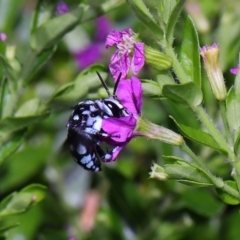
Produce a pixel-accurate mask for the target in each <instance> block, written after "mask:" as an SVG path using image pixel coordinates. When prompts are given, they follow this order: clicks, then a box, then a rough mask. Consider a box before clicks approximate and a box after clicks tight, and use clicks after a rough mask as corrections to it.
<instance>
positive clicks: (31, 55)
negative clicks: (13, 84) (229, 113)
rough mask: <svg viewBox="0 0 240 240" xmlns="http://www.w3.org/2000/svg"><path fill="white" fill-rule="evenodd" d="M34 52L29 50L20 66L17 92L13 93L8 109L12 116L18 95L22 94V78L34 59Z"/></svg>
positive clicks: (23, 78)
mask: <svg viewBox="0 0 240 240" xmlns="http://www.w3.org/2000/svg"><path fill="white" fill-rule="evenodd" d="M35 57H36V55H35V53H34V52H32V51H31V50H30V53H29V54H28V56H27V57H26V59H25V63H24V65H23V67H22V71H21V72H20V74H19V79H18V85H17V93H16V94H14V95H13V96H11V97H12V99H11V105H10V107H9V109H8V112H9V114H10V115H11V116H12V115H13V114H14V112H15V109H16V105H17V103H18V102H19V99H20V97H21V96H22V93H23V85H24V80H25V79H26V78H27V76H28V74H29V72H30V70H31V67H32V65H33V62H34V60H35Z"/></svg>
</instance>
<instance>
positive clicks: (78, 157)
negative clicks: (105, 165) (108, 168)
mask: <svg viewBox="0 0 240 240" xmlns="http://www.w3.org/2000/svg"><path fill="white" fill-rule="evenodd" d="M68 144H69V148H70V152H71V154H72V156H73V158H74V161H76V162H77V163H78V164H79V165H81V166H82V167H83V168H84V169H86V170H90V171H93V172H97V171H101V163H100V161H99V159H98V155H97V151H96V145H97V144H98V143H97V141H96V139H95V136H94V135H90V134H88V133H85V132H83V131H82V132H79V131H78V132H76V131H74V130H69V131H68Z"/></svg>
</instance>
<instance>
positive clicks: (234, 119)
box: [226, 88, 240, 130]
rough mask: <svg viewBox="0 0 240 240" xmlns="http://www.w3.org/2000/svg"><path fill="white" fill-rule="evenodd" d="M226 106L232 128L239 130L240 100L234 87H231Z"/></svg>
mask: <svg viewBox="0 0 240 240" xmlns="http://www.w3.org/2000/svg"><path fill="white" fill-rule="evenodd" d="M226 108H227V120H228V124H229V126H230V128H231V129H234V130H238V129H239V128H240V101H238V100H237V99H236V95H235V92H234V88H231V89H230V90H229V92H228V96H227V99H226Z"/></svg>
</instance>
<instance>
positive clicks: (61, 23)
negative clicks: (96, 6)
mask: <svg viewBox="0 0 240 240" xmlns="http://www.w3.org/2000/svg"><path fill="white" fill-rule="evenodd" d="M86 10H87V7H86V6H79V7H77V8H75V9H74V10H73V11H71V12H69V13H66V14H63V15H61V16H57V17H55V18H53V19H51V20H49V21H47V22H45V23H44V24H42V25H41V26H40V27H38V28H37V29H36V30H35V31H34V32H33V33H32V35H31V39H30V44H31V48H32V49H33V50H35V51H36V54H39V53H41V52H42V51H43V50H45V49H48V48H51V47H53V45H55V44H56V43H57V42H58V41H59V40H60V39H61V38H62V37H63V36H64V35H65V34H66V33H67V32H69V31H70V30H72V29H73V28H74V27H75V26H77V25H78V24H79V23H80V20H81V18H82V15H83V12H84V11H86Z"/></svg>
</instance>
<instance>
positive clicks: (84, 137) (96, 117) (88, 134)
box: [66, 72, 129, 172]
mask: <svg viewBox="0 0 240 240" xmlns="http://www.w3.org/2000/svg"><path fill="white" fill-rule="evenodd" d="M97 75H98V77H99V79H100V81H101V82H102V85H103V87H104V88H105V90H106V92H107V94H108V97H107V98H104V99H97V100H85V101H81V102H79V103H78V104H77V105H76V106H75V107H74V108H73V112H72V114H71V116H70V118H69V120H68V123H67V125H66V127H67V129H68V138H67V142H68V144H69V148H70V152H71V154H72V156H73V159H74V160H75V162H77V163H78V164H79V165H80V166H82V167H83V168H84V169H86V170H90V171H93V172H97V171H101V161H103V162H109V161H111V158H112V154H113V153H114V151H115V150H116V148H117V147H118V146H115V147H113V148H112V149H111V150H110V151H107V152H105V151H104V150H103V149H102V147H101V146H100V144H101V143H102V142H104V141H105V140H106V139H107V138H109V137H111V138H112V137H119V136H109V135H108V134H107V133H105V132H104V131H103V130H102V121H103V119H106V118H111V117H114V118H120V117H124V116H129V114H128V111H127V109H126V108H125V107H124V106H123V105H122V104H121V102H120V101H119V100H118V98H117V96H116V91H117V86H118V84H119V81H120V79H121V74H120V75H119V77H118V79H117V82H116V84H115V86H114V90H113V94H111V93H110V91H109V89H108V87H107V85H106V83H105V82H104V81H103V79H102V77H101V76H100V74H99V73H98V72H97Z"/></svg>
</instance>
